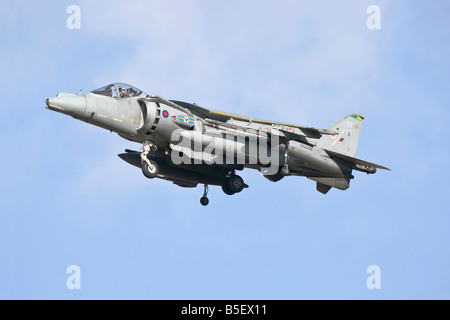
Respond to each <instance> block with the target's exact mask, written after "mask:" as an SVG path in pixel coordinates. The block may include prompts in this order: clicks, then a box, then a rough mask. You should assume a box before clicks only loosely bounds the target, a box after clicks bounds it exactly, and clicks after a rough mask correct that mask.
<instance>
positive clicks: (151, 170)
mask: <svg viewBox="0 0 450 320" xmlns="http://www.w3.org/2000/svg"><path fill="white" fill-rule="evenodd" d="M148 161H150V164H151V165H152V166H151V167H149V166H148V163H147V161H144V163H143V164H142V173H143V174H144V176H146V177H147V178H149V179H153V178H156V176H157V175H158V173H159V167H158V164H157V163H156V162H155V161H153V160H148Z"/></svg>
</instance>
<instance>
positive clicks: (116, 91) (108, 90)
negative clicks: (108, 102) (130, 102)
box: [91, 83, 142, 99]
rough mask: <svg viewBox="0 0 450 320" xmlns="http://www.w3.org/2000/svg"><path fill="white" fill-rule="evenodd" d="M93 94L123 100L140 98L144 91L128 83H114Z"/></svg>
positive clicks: (94, 91)
mask: <svg viewBox="0 0 450 320" xmlns="http://www.w3.org/2000/svg"><path fill="white" fill-rule="evenodd" d="M91 92H92V93H94V94H99V95H102V96H107V97H112V98H119V99H122V98H131V97H136V96H139V95H141V93H142V90H139V89H138V88H135V87H133V86H130V85H129V84H126V83H113V84H109V85H107V86H104V87H101V88H99V89H96V90H93V91H91Z"/></svg>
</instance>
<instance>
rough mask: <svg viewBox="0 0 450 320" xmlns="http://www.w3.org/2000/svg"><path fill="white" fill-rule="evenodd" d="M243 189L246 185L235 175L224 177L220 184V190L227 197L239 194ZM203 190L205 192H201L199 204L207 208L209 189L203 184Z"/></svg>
mask: <svg viewBox="0 0 450 320" xmlns="http://www.w3.org/2000/svg"><path fill="white" fill-rule="evenodd" d="M244 188H248V185H247V184H245V183H244V180H242V178H241V177H240V176H238V175H235V174H232V175H230V176H228V177H226V178H225V179H224V180H223V182H222V190H223V192H225V193H226V194H227V195H229V196H231V195H233V194H235V193H239V192H241V191H242V190H244ZM204 190H205V191H204V192H203V197H201V198H200V203H201V204H202V206H207V205H208V204H209V199H208V191H209V188H208V185H207V184H205V189H204Z"/></svg>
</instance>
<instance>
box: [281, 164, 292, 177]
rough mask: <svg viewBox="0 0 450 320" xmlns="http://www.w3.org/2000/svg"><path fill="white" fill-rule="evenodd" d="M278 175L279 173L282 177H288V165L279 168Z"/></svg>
mask: <svg viewBox="0 0 450 320" xmlns="http://www.w3.org/2000/svg"><path fill="white" fill-rule="evenodd" d="M280 173H281V174H282V175H283V176H288V175H289V173H290V171H289V167H288V165H285V166H282V167H281V168H280Z"/></svg>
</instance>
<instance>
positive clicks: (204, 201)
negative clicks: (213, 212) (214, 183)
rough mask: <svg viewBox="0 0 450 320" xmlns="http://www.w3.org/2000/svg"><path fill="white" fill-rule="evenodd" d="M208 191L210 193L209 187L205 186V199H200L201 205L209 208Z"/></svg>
mask: <svg viewBox="0 0 450 320" xmlns="http://www.w3.org/2000/svg"><path fill="white" fill-rule="evenodd" d="M208 191H209V188H208V185H207V184H205V188H204V191H203V197H201V198H200V203H201V204H202V206H207V205H208V203H209V199H208Z"/></svg>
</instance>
